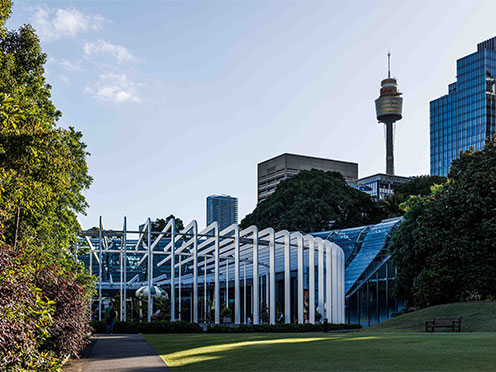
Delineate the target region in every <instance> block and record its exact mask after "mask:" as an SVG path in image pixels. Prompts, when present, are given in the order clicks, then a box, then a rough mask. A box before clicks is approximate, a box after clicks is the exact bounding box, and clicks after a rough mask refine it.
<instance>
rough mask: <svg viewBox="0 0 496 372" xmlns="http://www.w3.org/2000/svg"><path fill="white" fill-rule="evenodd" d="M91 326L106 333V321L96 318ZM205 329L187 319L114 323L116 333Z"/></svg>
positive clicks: (181, 331) (196, 331) (95, 330)
mask: <svg viewBox="0 0 496 372" xmlns="http://www.w3.org/2000/svg"><path fill="white" fill-rule="evenodd" d="M91 327H92V328H93V330H94V332H96V333H105V332H106V331H107V329H106V328H105V322H104V321H98V320H94V321H92V322H91ZM201 332H203V329H202V328H201V327H200V326H199V325H198V324H197V323H190V322H185V321H177V322H167V321H157V322H151V323H146V322H121V321H116V322H115V324H114V333H145V334H146V333H201Z"/></svg>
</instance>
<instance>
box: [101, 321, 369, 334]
mask: <svg viewBox="0 0 496 372" xmlns="http://www.w3.org/2000/svg"><path fill="white" fill-rule="evenodd" d="M91 326H92V327H93V330H94V332H96V333H105V332H106V331H107V329H106V327H105V322H104V321H92V322H91ZM359 328H362V326H361V325H359V324H328V325H327V330H329V331H336V330H345V329H359ZM323 331H324V325H323V324H275V325H272V324H258V325H244V324H241V325H236V326H224V325H212V326H208V327H207V332H209V333H250V332H260V333H264V332H275V333H277V332H288V333H291V332H323ZM114 332H115V333H202V332H203V328H202V327H200V325H199V324H197V323H190V322H185V321H177V322H166V321H157V322H151V323H145V322H120V321H116V322H115V324H114Z"/></svg>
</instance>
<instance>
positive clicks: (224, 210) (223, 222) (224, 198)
mask: <svg viewBox="0 0 496 372" xmlns="http://www.w3.org/2000/svg"><path fill="white" fill-rule="evenodd" d="M212 222H218V223H219V228H220V229H221V230H224V229H225V228H226V227H229V226H231V225H232V224H233V223H238V198H235V197H232V196H230V195H210V196H209V197H208V198H207V225H210V224H211V223H212Z"/></svg>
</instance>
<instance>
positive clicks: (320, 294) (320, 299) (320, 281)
mask: <svg viewBox="0 0 496 372" xmlns="http://www.w3.org/2000/svg"><path fill="white" fill-rule="evenodd" d="M315 242H316V244H317V250H318V287H317V288H318V293H317V295H318V299H317V301H318V304H319V307H318V308H319V313H320V315H321V316H322V319H324V318H325V309H324V301H325V289H324V287H325V284H324V241H323V240H322V239H321V238H315Z"/></svg>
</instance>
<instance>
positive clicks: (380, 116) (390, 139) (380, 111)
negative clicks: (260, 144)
mask: <svg viewBox="0 0 496 372" xmlns="http://www.w3.org/2000/svg"><path fill="white" fill-rule="evenodd" d="M387 56H388V77H387V79H384V80H383V81H382V82H381V93H380V96H379V98H377V99H376V100H375V111H376V113H377V120H378V121H379V123H384V124H385V125H386V174H391V175H394V151H393V143H394V131H393V124H394V123H395V122H396V121H398V120H401V118H402V115H401V111H402V108H403V98H401V93H400V92H399V91H398V82H397V80H396V79H395V78H392V77H391V53H390V52H388V55H387Z"/></svg>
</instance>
